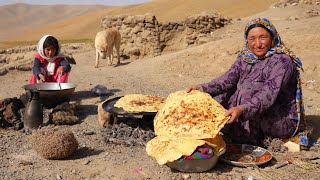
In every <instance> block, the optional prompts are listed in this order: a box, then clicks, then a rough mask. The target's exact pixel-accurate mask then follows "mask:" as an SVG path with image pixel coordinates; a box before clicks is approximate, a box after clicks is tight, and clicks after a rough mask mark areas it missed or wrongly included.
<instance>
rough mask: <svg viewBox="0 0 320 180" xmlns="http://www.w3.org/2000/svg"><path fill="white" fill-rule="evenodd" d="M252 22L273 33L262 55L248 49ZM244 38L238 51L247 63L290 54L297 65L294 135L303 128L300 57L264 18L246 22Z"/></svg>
mask: <svg viewBox="0 0 320 180" xmlns="http://www.w3.org/2000/svg"><path fill="white" fill-rule="evenodd" d="M253 24H259V25H262V26H264V27H265V28H267V29H268V30H269V31H270V32H271V33H272V35H273V44H272V45H273V46H272V47H271V48H270V49H269V51H268V52H267V53H266V54H265V55H264V57H260V58H258V57H257V56H256V55H255V54H254V53H253V52H251V51H250V49H249V48H248V39H247V34H248V29H249V27H250V26H251V25H253ZM244 40H245V45H244V47H243V48H242V50H241V51H240V53H239V56H241V57H242V59H243V60H244V61H245V62H247V63H249V64H255V63H257V62H259V61H262V60H263V59H265V58H267V57H270V56H272V55H273V54H286V55H288V56H290V58H291V59H292V61H293V62H294V63H295V64H296V67H297V69H296V70H297V76H296V78H297V91H296V105H297V113H298V118H297V122H298V123H297V128H296V130H295V132H294V134H293V135H295V134H296V133H297V132H298V131H299V130H301V129H300V128H303V127H304V126H305V114H304V104H303V99H302V91H301V76H300V70H302V71H303V68H302V63H301V61H300V59H299V58H298V57H297V56H296V55H295V54H294V53H293V52H292V51H291V50H290V49H288V48H287V47H286V46H285V45H284V43H283V42H282V41H281V38H280V36H279V34H278V32H277V30H276V28H275V27H274V26H273V25H272V23H271V22H270V21H269V20H268V19H266V18H256V19H253V20H251V21H250V22H249V23H247V25H246V27H245V30H244Z"/></svg>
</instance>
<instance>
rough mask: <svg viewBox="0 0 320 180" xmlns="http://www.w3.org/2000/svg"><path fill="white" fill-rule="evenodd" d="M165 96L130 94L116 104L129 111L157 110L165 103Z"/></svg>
mask: <svg viewBox="0 0 320 180" xmlns="http://www.w3.org/2000/svg"><path fill="white" fill-rule="evenodd" d="M164 101H165V98H164V97H160V96H151V95H143V94H128V95H125V96H123V97H122V98H120V99H119V100H118V101H117V102H116V104H115V105H114V106H115V107H117V108H122V109H124V110H125V111H127V112H157V111H158V110H159V109H160V108H161V107H162V106H163V104H164Z"/></svg>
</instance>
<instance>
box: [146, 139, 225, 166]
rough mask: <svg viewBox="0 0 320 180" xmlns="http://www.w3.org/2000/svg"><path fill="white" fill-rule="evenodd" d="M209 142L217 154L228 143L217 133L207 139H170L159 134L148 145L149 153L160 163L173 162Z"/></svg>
mask: <svg viewBox="0 0 320 180" xmlns="http://www.w3.org/2000/svg"><path fill="white" fill-rule="evenodd" d="M205 144H207V145H208V146H210V147H212V149H213V151H214V152H215V153H216V154H219V153H220V152H222V151H223V150H224V149H225V147H226V144H225V142H224V140H223V138H222V137H221V136H220V135H219V134H217V135H216V137H214V138H211V139H205V140H198V139H190V140H189V139H175V140H170V139H166V138H163V137H160V136H157V137H155V138H153V139H152V140H150V141H149V142H148V143H147V145H146V151H147V154H148V155H149V156H151V157H154V158H155V159H156V160H157V162H158V163H159V164H160V165H163V164H166V163H168V162H173V161H175V160H177V159H179V158H180V157H181V156H189V155H191V154H192V153H193V152H194V151H195V150H196V149H197V147H198V146H202V145H205Z"/></svg>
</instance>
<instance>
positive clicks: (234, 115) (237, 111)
mask: <svg viewBox="0 0 320 180" xmlns="http://www.w3.org/2000/svg"><path fill="white" fill-rule="evenodd" d="M242 113H243V109H242V108H241V107H240V106H236V107H232V108H231V109H229V110H228V111H227V112H226V113H225V114H224V116H231V118H230V120H229V121H228V122H227V124H231V123H233V122H234V121H235V120H237V119H238V118H239V117H240V115H241V114H242Z"/></svg>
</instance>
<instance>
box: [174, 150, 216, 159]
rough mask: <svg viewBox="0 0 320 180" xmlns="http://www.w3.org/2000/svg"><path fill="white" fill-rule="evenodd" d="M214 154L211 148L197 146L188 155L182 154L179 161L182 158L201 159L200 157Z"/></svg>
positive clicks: (210, 156) (208, 157)
mask: <svg viewBox="0 0 320 180" xmlns="http://www.w3.org/2000/svg"><path fill="white" fill-rule="evenodd" d="M213 156H214V152H213V150H212V149H210V148H207V147H203V146H200V147H197V149H196V150H195V151H194V152H193V153H192V154H191V155H189V156H182V157H181V158H180V159H179V161H183V160H202V159H210V158H212V157H213Z"/></svg>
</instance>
